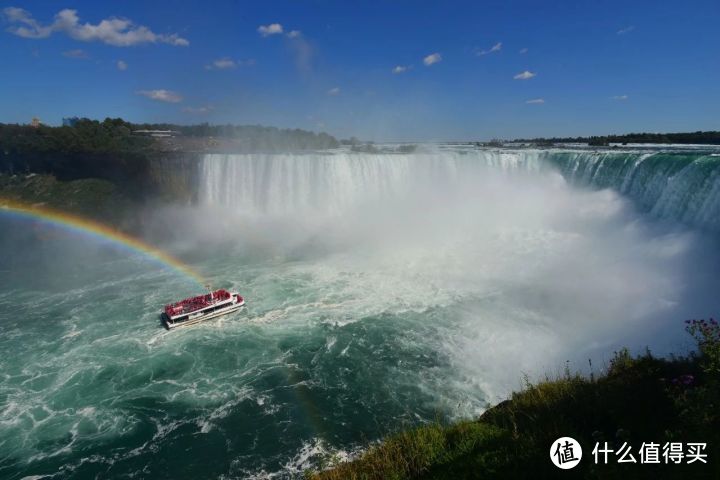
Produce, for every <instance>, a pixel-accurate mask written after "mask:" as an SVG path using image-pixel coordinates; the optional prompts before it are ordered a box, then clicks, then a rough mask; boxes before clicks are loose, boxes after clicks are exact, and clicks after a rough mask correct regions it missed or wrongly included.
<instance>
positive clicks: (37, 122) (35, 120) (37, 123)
mask: <svg viewBox="0 0 720 480" xmlns="http://www.w3.org/2000/svg"><path fill="white" fill-rule="evenodd" d="M40 125H42V123H41V122H40V119H39V118H37V117H33V119H32V121H31V122H30V126H31V127H33V128H38V127H39V126H40Z"/></svg>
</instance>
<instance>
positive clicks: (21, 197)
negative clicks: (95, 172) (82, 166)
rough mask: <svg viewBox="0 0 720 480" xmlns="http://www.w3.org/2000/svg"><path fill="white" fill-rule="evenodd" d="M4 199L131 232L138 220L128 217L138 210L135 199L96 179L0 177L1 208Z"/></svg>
mask: <svg viewBox="0 0 720 480" xmlns="http://www.w3.org/2000/svg"><path fill="white" fill-rule="evenodd" d="M3 199H8V200H15V201H20V202H23V203H27V204H30V205H41V206H45V207H51V208H54V209H57V210H62V211H65V212H69V213H74V214H76V215H81V216H84V217H88V218H95V219H97V220H100V221H103V222H104V223H110V224H113V225H116V226H118V227H120V228H123V229H132V228H133V227H134V225H132V224H131V223H130V222H134V221H136V220H137V219H135V218H131V216H130V215H128V212H132V211H133V210H136V209H137V204H136V203H135V202H134V201H133V199H131V198H128V196H127V195H125V194H124V193H123V192H122V191H120V190H119V189H118V188H117V187H116V186H115V185H114V184H113V183H111V182H109V181H107V180H100V179H96V178H86V179H82V180H72V181H68V182H62V181H58V180H57V179H56V178H55V177H53V176H52V175H36V174H29V175H3V174H0V205H2V200H3Z"/></svg>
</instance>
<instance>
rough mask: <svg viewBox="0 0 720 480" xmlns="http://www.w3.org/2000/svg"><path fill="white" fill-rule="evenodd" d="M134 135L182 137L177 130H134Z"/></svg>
mask: <svg viewBox="0 0 720 480" xmlns="http://www.w3.org/2000/svg"><path fill="white" fill-rule="evenodd" d="M132 133H133V135H140V136H142V137H176V136H178V135H180V132H178V131H177V130H133V132H132Z"/></svg>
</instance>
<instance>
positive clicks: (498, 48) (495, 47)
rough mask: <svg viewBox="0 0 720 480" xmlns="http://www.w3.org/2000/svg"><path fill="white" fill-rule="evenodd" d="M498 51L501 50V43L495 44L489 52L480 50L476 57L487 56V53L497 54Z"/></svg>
mask: <svg viewBox="0 0 720 480" xmlns="http://www.w3.org/2000/svg"><path fill="white" fill-rule="evenodd" d="M500 50H502V42H498V43H496V44H495V45H493V46H492V47H490V49H489V50H480V51H479V52H477V55H478V56H482V55H487V54H488V53H495V52H499V51H500Z"/></svg>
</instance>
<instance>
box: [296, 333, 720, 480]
mask: <svg viewBox="0 0 720 480" xmlns="http://www.w3.org/2000/svg"><path fill="white" fill-rule="evenodd" d="M706 325H708V324H706ZM692 330H693V329H692V326H690V327H688V331H689V332H690V333H691V334H693V331H692ZM706 330H707V329H706ZM695 331H698V329H697V328H696V329H695ZM718 331H720V330H718ZM706 333H708V335H709V336H710V343H712V341H713V340H712V335H713V332H711V331H709V330H708V331H707V332H706ZM716 334H717V331H715V335H716ZM693 335H694V334H693ZM708 335H703V336H702V338H698V340H699V345H701V346H702V348H701V349H700V354H699V355H691V356H689V357H687V358H675V357H674V358H669V359H662V358H656V357H654V356H653V355H652V354H651V353H650V352H649V351H648V352H646V353H645V354H643V355H640V356H631V355H630V354H629V353H628V351H627V350H622V351H620V352H617V353H616V354H615V357H614V359H613V360H612V361H611V363H610V365H609V366H608V368H607V371H606V372H605V373H604V374H603V375H600V376H598V377H597V378H595V377H591V378H586V377H583V376H580V375H573V374H571V373H570V372H569V371H566V372H565V374H564V375H563V376H561V377H560V378H554V379H550V378H546V379H545V380H544V381H541V382H539V383H535V384H532V383H530V382H529V381H526V385H525V388H524V389H523V390H522V391H519V392H516V393H513V394H512V395H511V397H510V398H509V399H508V400H506V401H504V402H501V403H500V404H498V405H496V406H495V407H493V408H491V409H489V410H488V411H486V412H485V413H484V414H483V415H482V416H481V417H480V418H478V419H476V420H469V421H462V422H459V423H455V424H450V425H441V424H439V423H436V424H432V425H428V426H423V427H420V428H416V429H414V430H409V431H405V432H400V433H397V434H395V435H393V436H390V437H389V438H387V439H385V440H384V441H383V442H382V443H380V444H377V445H375V446H373V447H370V448H369V449H368V450H367V451H366V453H365V454H364V455H362V456H361V457H360V458H358V459H356V460H354V461H351V462H347V463H341V464H338V465H335V466H334V467H333V468H331V469H327V470H320V471H308V472H306V477H308V478H310V479H315V480H335V479H337V480H340V479H343V480H345V479H348V480H355V479H357V480H360V479H363V480H365V479H397V480H400V479H415V478H422V479H462V478H557V477H559V475H560V474H563V475H562V476H563V477H568V478H591V479H595V478H597V479H601V478H603V479H604V478H611V479H615V478H617V479H621V478H622V479H627V478H720V412H718V408H719V407H720V394H719V391H720V388H719V385H720V382H719V378H718V373H717V371H716V370H714V368H715V367H716V365H717V359H713V358H711V355H714V354H715V353H712V352H717V351H718V350H717V349H715V350H713V348H714V347H713V346H712V345H709V344H708V340H707V338H708ZM717 338H718V337H717V335H716V336H715V339H716V340H717ZM708 352H711V353H708ZM563 436H569V437H573V438H574V439H576V440H578V441H579V442H580V444H581V446H582V447H583V461H582V462H581V463H580V464H579V465H578V466H577V467H576V468H574V469H573V470H567V471H561V470H559V469H557V468H556V467H555V466H554V465H553V464H552V463H551V462H550V458H549V450H550V446H551V445H552V443H553V441H554V440H556V439H557V438H559V437H563ZM596 442H601V445H602V444H603V443H604V442H607V443H608V446H610V448H613V449H617V448H619V447H620V446H621V445H622V444H623V443H624V442H627V443H628V444H629V445H631V446H632V448H633V453H634V454H635V457H636V458H637V459H638V462H639V454H638V453H637V452H638V449H639V448H640V446H641V445H642V443H643V442H655V443H659V444H660V446H661V447H662V445H664V443H665V442H686V443H687V442H706V443H707V450H706V453H708V459H709V461H708V464H707V465H705V464H701V463H697V462H696V463H694V464H691V465H688V464H682V465H664V464H662V463H661V464H660V465H647V464H645V465H641V464H639V463H638V464H634V465H633V464H618V463H617V461H616V459H615V457H614V456H612V455H611V456H610V461H609V462H608V464H607V465H603V464H602V463H600V464H595V462H594V459H593V454H592V450H593V447H594V446H595V444H596ZM661 462H662V457H661Z"/></svg>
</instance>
